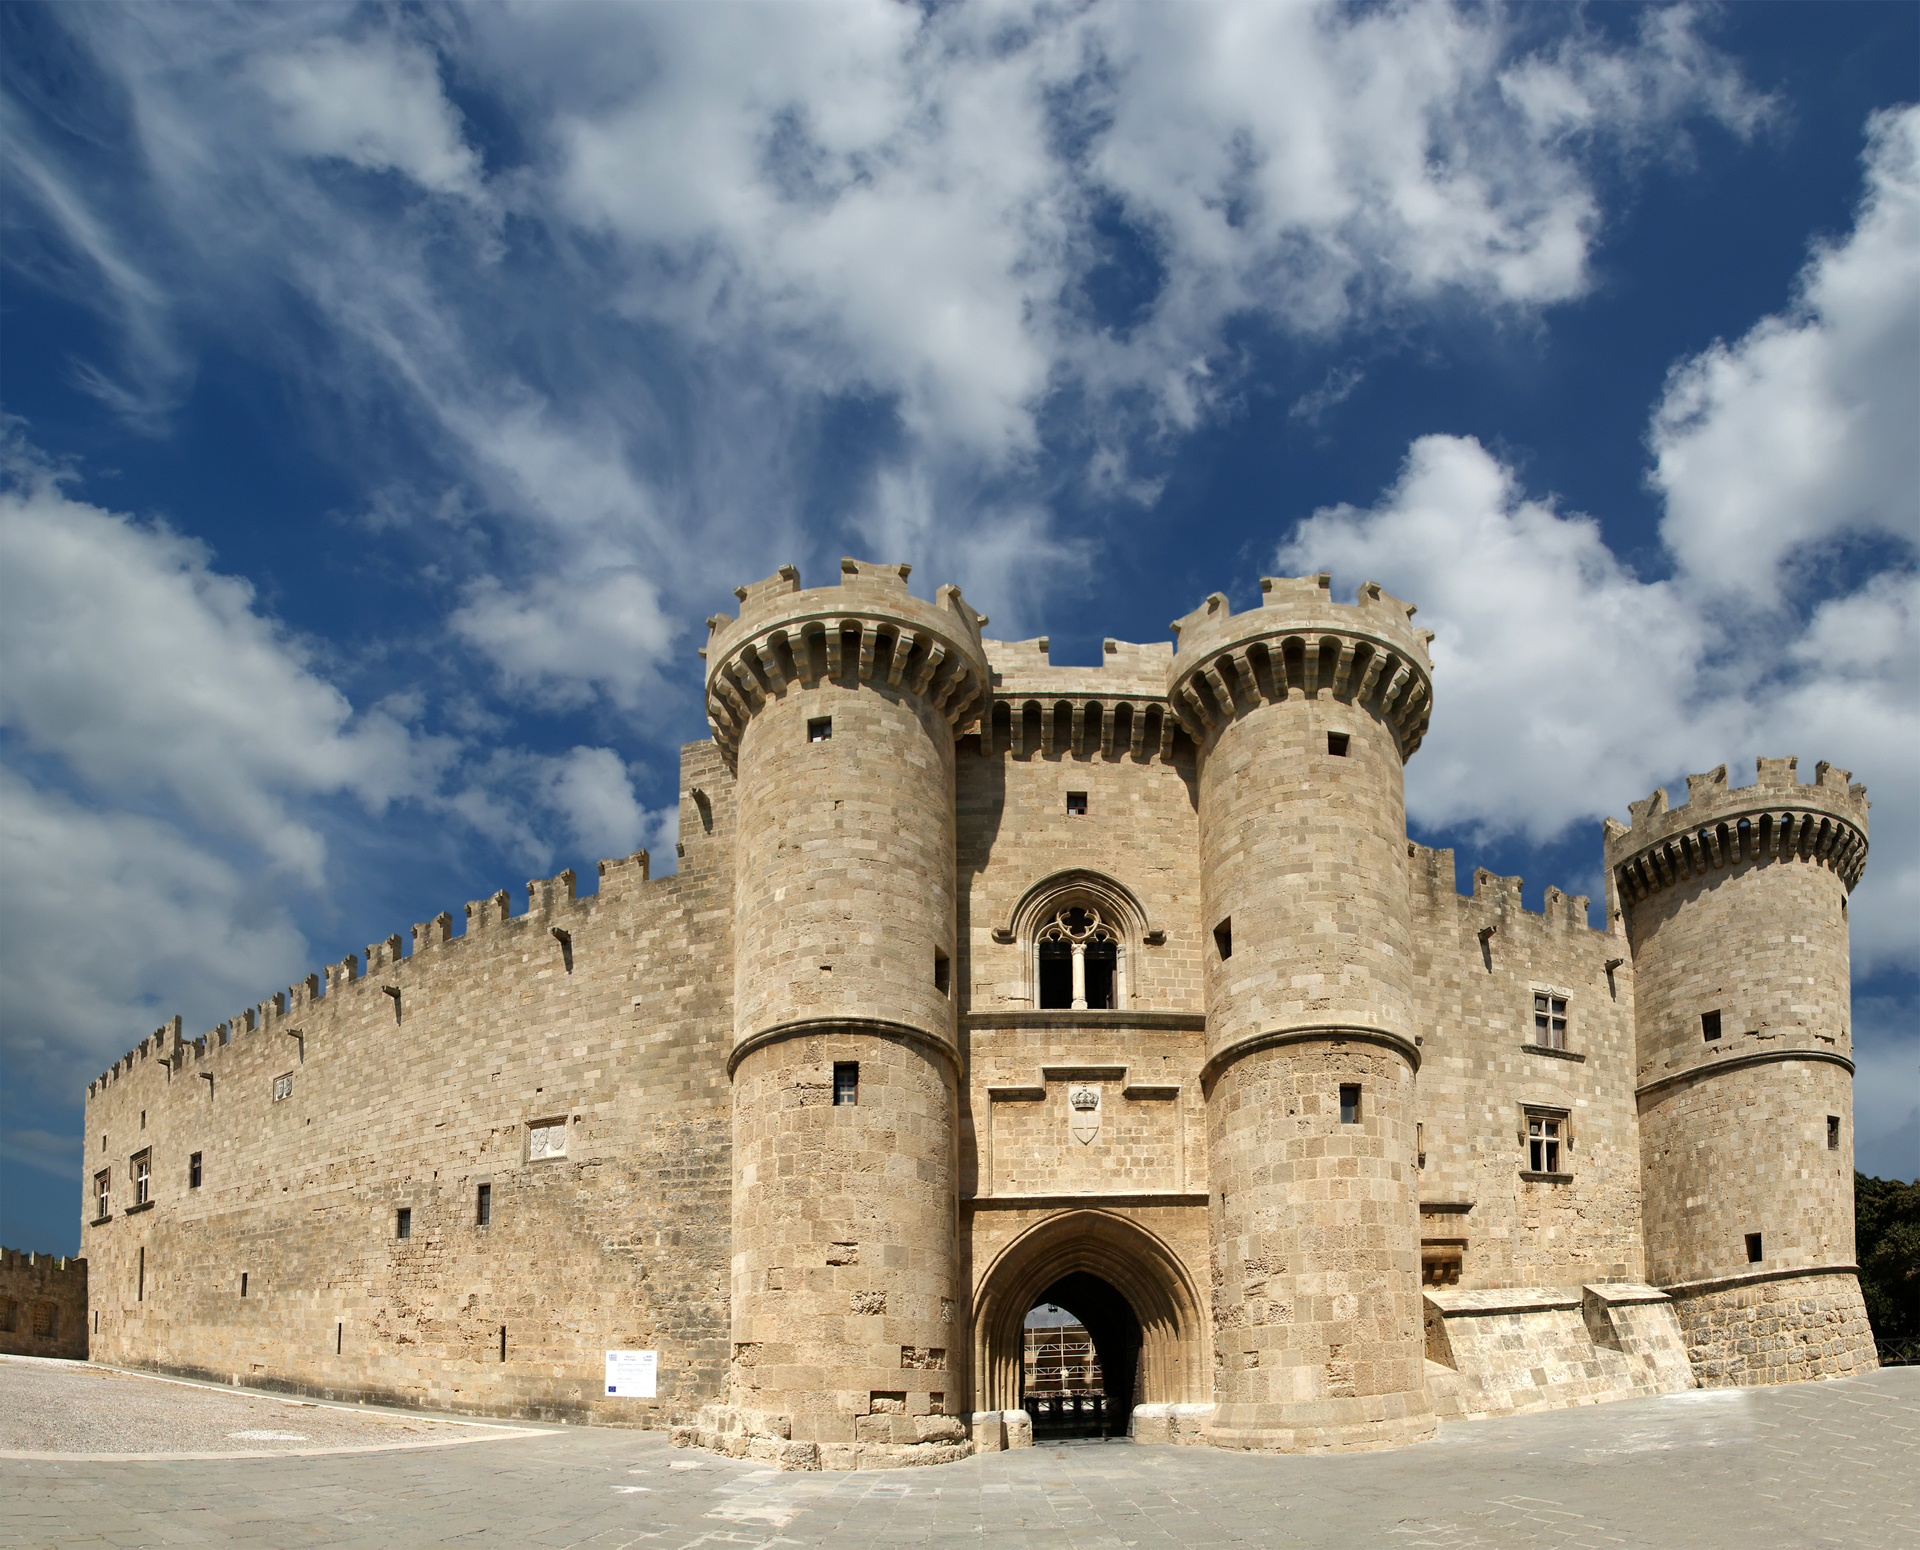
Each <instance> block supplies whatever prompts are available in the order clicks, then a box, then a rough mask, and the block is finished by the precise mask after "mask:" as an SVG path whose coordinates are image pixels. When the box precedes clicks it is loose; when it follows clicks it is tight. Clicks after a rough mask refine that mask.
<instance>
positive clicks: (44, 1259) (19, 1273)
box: [0, 1249, 87, 1361]
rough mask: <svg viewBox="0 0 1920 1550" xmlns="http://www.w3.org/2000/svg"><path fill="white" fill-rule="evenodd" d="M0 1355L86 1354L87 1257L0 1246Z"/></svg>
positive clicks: (83, 1357) (83, 1356)
mask: <svg viewBox="0 0 1920 1550" xmlns="http://www.w3.org/2000/svg"><path fill="white" fill-rule="evenodd" d="M0 1356H62V1357H67V1358H70V1359H72V1360H74V1361H85V1360H86V1356H87V1262H86V1261H85V1260H84V1259H56V1258H54V1257H53V1256H52V1255H51V1254H23V1253H21V1252H20V1251H19V1250H18V1249H0Z"/></svg>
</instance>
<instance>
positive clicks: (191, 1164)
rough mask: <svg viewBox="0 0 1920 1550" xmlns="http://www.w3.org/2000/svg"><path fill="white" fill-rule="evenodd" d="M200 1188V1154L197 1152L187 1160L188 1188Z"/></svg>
mask: <svg viewBox="0 0 1920 1550" xmlns="http://www.w3.org/2000/svg"><path fill="white" fill-rule="evenodd" d="M199 1187H200V1154H199V1153H198V1152H195V1153H194V1154H193V1156H191V1157H189V1158H188V1159H187V1188H188V1189H198V1188H199Z"/></svg>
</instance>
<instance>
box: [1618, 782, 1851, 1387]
mask: <svg viewBox="0 0 1920 1550" xmlns="http://www.w3.org/2000/svg"><path fill="white" fill-rule="evenodd" d="M1794 767H1795V761H1794V760H1793V759H1762V760H1760V761H1759V782H1758V784H1756V785H1752V786H1744V787H1739V788H1734V789H1729V787H1728V786H1727V771H1726V766H1725V765H1722V766H1721V767H1720V768H1719V769H1717V770H1714V771H1712V772H1711V773H1709V774H1706V775H1690V776H1688V777H1687V805H1686V806H1685V807H1684V808H1679V809H1676V810H1674V811H1669V810H1668V808H1667V794H1666V792H1664V791H1656V792H1654V794H1653V795H1652V796H1651V797H1649V798H1648V799H1647V800H1646V801H1644V802H1636V803H1634V804H1633V808H1632V816H1633V824H1632V827H1631V828H1622V827H1621V826H1620V825H1619V824H1618V823H1615V822H1613V821H1612V820H1611V819H1609V820H1608V822H1607V826H1606V858H1607V886H1608V890H1609V892H1610V893H1611V894H1612V896H1613V897H1612V898H1611V899H1610V900H1609V901H1608V902H1609V905H1610V906H1611V908H1612V909H1613V910H1615V911H1616V912H1617V913H1618V915H1619V916H1620V917H1621V918H1622V920H1623V923H1624V925H1625V928H1626V933H1627V940H1628V943H1629V947H1630V950H1631V951H1632V953H1633V972H1634V987H1635V989H1634V996H1635V1001H1634V1017H1635V1025H1636V1045H1637V1075H1636V1086H1637V1093H1638V1098H1639V1108H1640V1158H1641V1171H1642V1178H1643V1192H1644V1197H1645V1206H1644V1212H1645V1216H1644V1220H1645V1224H1646V1242H1647V1267H1648V1279H1649V1280H1651V1281H1653V1282H1654V1283H1655V1284H1656V1285H1660V1286H1663V1287H1664V1288H1665V1289H1666V1290H1667V1292H1668V1293H1669V1294H1670V1295H1671V1296H1672V1297H1673V1299H1674V1302H1675V1305H1676V1308H1677V1311H1678V1313H1679V1317H1680V1324H1681V1327H1682V1329H1683V1330H1684V1331H1685V1332H1686V1335H1687V1345H1688V1355H1689V1357H1690V1358H1691V1359H1692V1362H1693V1369H1694V1375H1695V1377H1696V1378H1697V1379H1698V1380H1699V1382H1700V1383H1701V1384H1702V1385H1703V1386H1705V1387H1710V1388H1712V1387H1727V1386H1732V1385H1746V1384H1758V1383H1779V1382H1784V1381H1789V1380H1792V1379H1796V1378H1816V1377H1831V1376H1835V1375H1838V1374H1844V1373H1852V1372H1863V1371H1871V1370H1872V1369H1873V1368H1874V1367H1875V1365H1876V1362H1875V1357H1874V1348H1873V1333H1872V1330H1871V1329H1870V1328H1869V1327H1868V1324H1867V1315H1866V1307H1865V1304H1864V1303H1863V1302H1862V1300H1861V1296H1860V1285H1859V1279H1858V1276H1857V1275H1856V1273H1855V1270H1854V1262H1853V1254H1854V1245H1853V1060H1852V1041H1851V1037H1850V1026H1849V1025H1850V1022H1851V1016H1850V1008H1851V995H1850V987H1849V980H1848V965H1847V956H1848V955H1847V895H1848V893H1849V892H1850V891H1851V890H1852V888H1853V885H1854V884H1855V883H1856V882H1858V881H1859V879H1860V874H1861V872H1862V870H1863V869H1864V867H1865V865H1866V858H1867V802H1866V788H1865V787H1864V786H1851V787H1850V786H1849V785H1848V780H1849V776H1848V774H1847V772H1846V771H1845V770H1838V769H1834V768H1833V767H1832V766H1830V765H1827V764H1821V765H1819V766H1818V767H1817V771H1816V774H1815V778H1814V783H1813V784H1812V785H1804V784H1802V783H1800V782H1799V781H1798V780H1797V779H1796V778H1795V775H1794Z"/></svg>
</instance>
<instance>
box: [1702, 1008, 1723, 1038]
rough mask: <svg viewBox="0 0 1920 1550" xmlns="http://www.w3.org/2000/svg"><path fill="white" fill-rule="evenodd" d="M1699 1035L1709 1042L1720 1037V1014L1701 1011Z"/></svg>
mask: <svg viewBox="0 0 1920 1550" xmlns="http://www.w3.org/2000/svg"><path fill="white" fill-rule="evenodd" d="M1700 1036H1701V1037H1702V1038H1703V1039H1706V1040H1708V1041H1709V1042H1711V1041H1712V1040H1714V1039H1717V1038H1719V1037H1720V1014H1719V1013H1718V1012H1702V1013H1701V1014H1700Z"/></svg>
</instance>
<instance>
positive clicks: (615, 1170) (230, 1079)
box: [84, 744, 732, 1425]
mask: <svg viewBox="0 0 1920 1550" xmlns="http://www.w3.org/2000/svg"><path fill="white" fill-rule="evenodd" d="M682 776H683V782H684V784H685V787H686V788H687V789H688V791H689V792H690V793H691V792H692V791H693V790H694V789H695V788H698V790H699V792H700V796H699V797H698V799H696V798H695V797H693V796H692V795H688V796H687V797H685V798H684V799H683V802H682V814H681V834H682V835H683V836H684V838H683V841H682V843H683V846H684V851H685V854H684V858H683V860H682V862H681V868H680V872H679V874H678V875H677V876H674V877H667V878H662V879H659V880H657V881H651V882H650V881H647V880H646V878H645V867H644V864H643V863H639V862H636V863H619V864H610V865H607V866H606V868H605V873H604V875H603V877H602V879H601V888H600V892H599V893H598V894H597V895H595V896H590V897H586V898H581V899H571V898H569V897H568V894H569V892H570V889H569V887H568V880H567V879H565V878H564V877H563V878H562V879H558V880H555V882H554V883H552V884H539V885H536V886H535V887H534V889H533V895H534V897H533V908H532V911H531V913H529V914H526V915H520V916H515V917H512V918H506V910H505V904H506V901H505V897H504V896H496V898H495V899H492V900H485V901H481V903H480V904H479V905H478V906H477V907H473V908H472V911H471V913H470V915H469V920H468V928H467V933H466V935H464V936H461V937H455V938H452V939H451V940H440V939H439V938H440V937H441V936H442V935H443V932H444V928H440V929H436V928H435V926H434V925H432V924H430V925H429V927H428V928H426V929H424V930H423V931H421V932H420V933H419V934H418V942H417V945H416V951H415V953H414V954H413V955H412V956H411V957H406V958H399V957H398V956H397V954H395V953H394V952H393V951H392V948H391V947H389V946H387V945H384V944H383V945H382V946H381V947H380V948H379V949H377V950H376V951H375V952H374V953H373V954H371V955H370V956H372V957H373V958H374V960H375V961H374V963H373V964H372V965H371V966H370V972H368V973H367V974H366V975H364V976H361V977H359V978H350V977H348V975H346V974H344V973H340V972H337V971H334V970H330V971H329V977H330V988H329V989H328V991H327V993H326V995H325V996H324V997H321V998H319V999H317V1000H316V999H310V998H309V997H297V999H296V1004H295V1005H294V1006H292V1007H291V1008H290V1009H287V1010H285V1011H277V1010H275V1009H274V1008H273V1006H272V1005H271V1004H270V1003H269V1004H265V1010H264V1011H263V1013H262V1014H261V1015H260V1016H259V1017H258V1019H257V1025H256V1026H254V1027H253V1028H251V1029H250V1030H249V1029H248V1028H247V1027H246V1025H245V1020H244V1019H236V1020H235V1022H234V1024H233V1025H232V1026H231V1028H230V1030H228V1032H229V1039H230V1042H227V1043H224V1044H222V1043H221V1042H220V1037H219V1034H218V1033H216V1034H214V1035H210V1036H209V1037H208V1038H206V1039H204V1040H201V1041H196V1042H194V1043H187V1044H182V1045H178V1046H176V1047H172V1048H169V1047H168V1046H169V1044H170V1041H169V1040H167V1039H164V1038H161V1037H156V1038H155V1039H151V1040H148V1041H145V1042H144V1043H143V1044H142V1045H141V1046H140V1047H139V1048H138V1049H137V1050H136V1051H135V1052H134V1054H133V1055H132V1056H130V1057H129V1058H128V1059H126V1060H124V1061H122V1062H120V1063H118V1064H117V1065H116V1066H115V1068H114V1070H113V1071H112V1072H110V1073H109V1074H108V1075H107V1077H106V1078H105V1079H104V1080H103V1082H101V1083H98V1084H96V1085H95V1088H94V1091H93V1092H92V1093H91V1095H90V1097H89V1101H88V1104H87V1136H86V1141H87V1153H86V1168H85V1170H84V1172H85V1174H86V1176H87V1180H88V1187H89V1190H90V1188H91V1178H92V1175H93V1174H94V1172H95V1171H96V1170H98V1169H99V1168H102V1167H111V1169H112V1178H113V1197H112V1207H111V1218H110V1219H109V1220H107V1221H105V1222H104V1223H93V1222H92V1221H91V1218H92V1216H93V1214H94V1213H93V1209H92V1204H91V1199H90V1198H89V1201H88V1205H87V1209H86V1212H85V1215H86V1217H87V1218H88V1219H89V1225H88V1226H87V1227H86V1228H85V1239H86V1245H87V1249H88V1252H89V1255H90V1262H91V1265H92V1267H93V1284H92V1289H91V1296H92V1301H93V1305H94V1308H95V1310H96V1311H97V1312H98V1314H99V1317H100V1328H99V1332H98V1334H97V1335H96V1337H95V1343H94V1354H95V1356H96V1357H97V1358H98V1359H101V1360H105V1361H109V1362H116V1363H123V1364H126V1365H129V1366H140V1367H147V1368H151V1369H156V1370H161V1371H170V1372H181V1373H190V1374H197V1375H203V1376H208V1377H212V1378H215V1379H217V1380H220V1381H227V1380H233V1381H238V1382H251V1383H256V1384H265V1385H268V1386H272V1387H279V1388H285V1389H289V1390H293V1391H297V1392H304V1393H313V1394H320V1395H327V1396H333V1397H343V1398H344V1397H365V1398H370V1399H376V1400H380V1401H383V1402H390V1403H401V1404H420V1405H432V1406H435V1407H439V1408H448V1409H454V1410H463V1411H472V1412H481V1413H487V1414H499V1415H524V1416H541V1417H549V1418H570V1419H586V1418H589V1417H591V1418H593V1419H595V1420H602V1421H622V1422H629V1423H638V1424H643V1425H657V1424H666V1422H667V1421H668V1420H669V1419H678V1418H680V1417H681V1416H683V1415H686V1414H690V1413H691V1411H692V1410H693V1409H694V1408H695V1407H697V1406H698V1405H699V1404H700V1403H701V1402H702V1401H703V1400H706V1399H708V1398H711V1397H712V1396H713V1394H714V1393H715V1392H716V1391H717V1389H718V1387H719V1385H720V1381H721V1377H722V1374H723V1372H724V1370H725V1366H726V1359H727V1261H728V1253H729V1244H728V1231H727V1219H728V1209H727V1207H728V1193H729V1182H730V1176H731V1164H730V1155H729V1153H730V1142H729V1133H730V1111H731V1096H730V1092H729V1085H728V1081H727V1075H726V1069H725V1059H726V1051H727V1047H728V1044H729V1042H730V1039H731V1034H732V1014H731V1007H730V1004H729V996H728V990H729V987H730V985H731V983H732V965H731V960H730V946H731V935H732V933H731V906H732V854H731V842H732V798H731V788H732V783H731V780H730V778H729V777H728V776H727V774H726V772H725V770H724V768H723V767H722V766H721V764H720V761H719V759H718V758H717V756H716V755H715V752H714V750H713V748H712V745H710V744H695V745H690V746H689V747H688V748H687V749H686V750H685V753H684V755H683V768H682ZM556 931H558V932H560V933H564V936H561V935H556V934H555V933H556ZM392 945H393V946H394V947H397V941H396V942H395V943H394V944H392ZM388 986H391V987H393V988H394V989H396V990H398V991H399V996H398V998H397V999H396V998H395V997H394V996H391V995H389V994H388V993H387V990H386V987H388ZM296 1031H297V1033H298V1035H299V1036H298V1037H295V1033H296ZM170 1057H171V1058H170ZM283 1076H285V1077H290V1078H291V1082H290V1091H289V1092H288V1094H287V1096H285V1097H284V1098H282V1099H280V1100H279V1101H275V1100H274V1097H273V1093H274V1089H275V1084H276V1079H277V1078H281V1077H283ZM207 1078H211V1080H207ZM541 1122H555V1123H558V1124H561V1125H562V1126H563V1127H564V1129H563V1131H562V1132H561V1133H562V1134H564V1137H565V1141H564V1152H563V1155H561V1156H558V1157H534V1156H530V1155H529V1153H530V1130H529V1127H530V1126H533V1125H535V1124H538V1123H541ZM146 1148H151V1156H152V1179H153V1183H152V1203H151V1205H150V1206H148V1207H147V1208H145V1209H139V1208H135V1209H134V1210H132V1211H131V1212H130V1211H129V1210H128V1207H129V1206H132V1205H133V1204H134V1203H133V1201H132V1196H131V1193H130V1188H129V1182H128V1179H129V1175H128V1168H129V1159H130V1157H131V1156H132V1154H134V1153H136V1152H139V1151H141V1150H142V1149H146ZM196 1152H197V1153H199V1154H200V1156H201V1179H202V1182H201V1184H200V1187H199V1188H197V1189H194V1188H190V1187H189V1166H190V1164H189V1159H190V1157H191V1155H192V1154H193V1153H196ZM483 1184H484V1185H487V1186H489V1187H490V1195H491V1199H490V1215H491V1221H490V1222H489V1223H488V1224H487V1225H485V1226H482V1225H480V1224H479V1223H478V1222H477V1221H476V1216H477V1209H476V1208H477V1200H478V1190H479V1187H480V1186H481V1185H483ZM403 1209H404V1210H406V1211H408V1212H410V1213H411V1233H410V1236H409V1237H408V1238H406V1239H405V1240H402V1239H399V1238H398V1237H397V1236H396V1215H397V1213H398V1212H399V1211H401V1210H403ZM243 1277H244V1278H245V1293H244V1295H243V1294H242V1278H243ZM503 1326H504V1327H505V1330H506V1343H505V1358H504V1360H503V1359H502V1354H501V1353H502V1347H501V1333H500V1332H501V1329H502V1327H503ZM610 1348H613V1349H628V1348H640V1349H654V1350H658V1351H659V1353H660V1380H659V1398H658V1399H657V1401H652V1402H649V1401H645V1400H638V1399H626V1398H622V1399H608V1398H606V1397H605V1394H604V1388H605V1382H604V1358H603V1352H604V1351H605V1350H606V1349H610Z"/></svg>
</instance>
